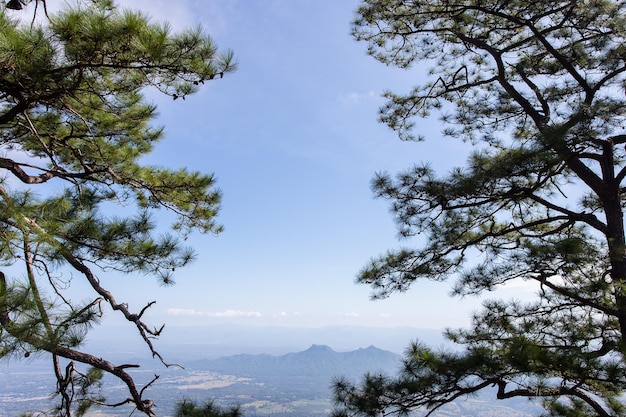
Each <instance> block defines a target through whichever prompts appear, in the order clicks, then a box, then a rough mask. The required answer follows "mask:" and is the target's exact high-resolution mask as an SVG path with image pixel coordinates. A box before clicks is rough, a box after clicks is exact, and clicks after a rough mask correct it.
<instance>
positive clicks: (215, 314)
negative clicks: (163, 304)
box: [167, 308, 263, 318]
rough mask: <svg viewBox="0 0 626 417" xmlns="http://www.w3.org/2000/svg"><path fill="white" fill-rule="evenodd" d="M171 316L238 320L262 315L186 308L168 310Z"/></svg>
mask: <svg viewBox="0 0 626 417" xmlns="http://www.w3.org/2000/svg"><path fill="white" fill-rule="evenodd" d="M167 312H168V314H170V315H172V316H202V317H212V318H238V317H262V316H263V314H261V313H259V312H258V311H241V310H225V311H197V310H193V309H188V308H170V309H169V310H167Z"/></svg>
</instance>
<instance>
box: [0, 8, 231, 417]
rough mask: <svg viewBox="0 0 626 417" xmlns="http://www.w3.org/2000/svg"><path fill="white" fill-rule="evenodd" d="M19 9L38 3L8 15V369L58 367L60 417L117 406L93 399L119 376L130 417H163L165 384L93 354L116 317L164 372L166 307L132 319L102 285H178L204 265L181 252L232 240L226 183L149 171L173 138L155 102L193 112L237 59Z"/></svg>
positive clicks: (0, 274)
mask: <svg viewBox="0 0 626 417" xmlns="http://www.w3.org/2000/svg"><path fill="white" fill-rule="evenodd" d="M18 3H19V4H20V5H25V4H26V3H27V2H25V1H20V2H9V4H8V5H6V7H7V9H6V10H5V7H4V6H2V11H0V141H1V145H0V146H1V148H0V149H1V150H2V155H1V156H0V170H2V181H1V182H0V206H1V207H0V239H1V245H0V264H1V265H2V270H0V359H8V358H16V357H17V358H20V357H28V356H30V355H31V354H34V353H37V354H46V355H49V356H50V357H51V358H52V361H53V363H54V369H55V374H56V379H57V394H58V395H59V398H60V401H59V404H60V406H59V409H58V410H57V413H58V415H61V416H70V415H73V413H77V414H78V415H79V414H81V413H83V412H84V411H86V409H87V408H88V406H89V405H91V404H94V403H104V402H105V400H104V399H103V398H101V397H100V396H99V395H96V394H94V391H93V390H92V389H91V388H94V387H96V385H97V384H99V381H100V379H101V377H102V375H103V374H110V375H113V376H115V377H117V378H118V379H119V380H120V382H122V383H123V384H125V385H126V387H127V388H128V393H129V397H128V399H125V400H122V401H119V402H117V405H120V404H123V403H129V404H131V405H133V406H134V407H136V409H137V410H139V411H141V412H143V413H145V414H147V415H149V416H152V415H154V412H153V401H152V400H150V399H148V398H145V397H144V393H145V389H146V388H147V387H148V386H149V385H150V384H151V383H152V382H150V383H148V384H147V386H144V387H142V388H140V387H138V386H137V385H136V383H135V381H134V380H133V378H132V377H131V375H130V374H129V373H128V372H127V369H128V368H130V367H135V366H137V365H130V364H114V363H112V362H110V361H108V360H106V359H103V358H101V357H99V356H95V355H93V354H91V353H89V352H87V351H84V350H81V347H80V346H81V342H82V341H83V339H84V337H85V335H86V334H87V332H88V331H89V329H90V328H91V327H92V326H94V325H95V324H97V323H98V322H99V321H100V319H101V316H102V312H103V307H104V305H108V306H109V307H110V308H112V309H113V310H114V311H115V312H116V314H117V313H119V314H121V315H123V317H125V319H126V320H128V322H129V324H130V325H132V326H134V327H135V328H136V329H137V331H138V333H139V335H140V337H141V338H142V339H143V341H145V343H146V344H147V346H148V348H149V349H150V351H151V353H152V355H153V356H155V357H158V358H159V359H161V360H162V361H163V358H161V356H160V355H159V353H158V352H157V350H155V348H154V346H153V343H152V341H153V339H154V338H155V337H156V336H158V335H159V334H160V332H161V330H162V328H156V327H152V326H149V325H148V324H146V323H145V322H144V321H143V314H144V313H145V311H146V310H147V309H148V308H149V307H150V306H151V305H152V303H150V304H148V305H146V306H145V307H144V308H143V309H142V310H141V311H138V312H135V311H131V310H130V309H129V307H128V305H127V304H125V303H124V302H123V301H119V300H118V299H117V298H116V297H115V296H114V294H112V293H111V292H109V291H108V290H107V289H106V286H105V285H103V283H102V282H103V281H102V280H101V278H102V277H103V276H105V275H106V271H117V272H118V273H128V274H130V273H145V274H148V275H151V276H154V277H156V278H157V279H158V280H159V281H160V282H161V283H162V284H169V283H171V282H172V272H173V271H174V270H176V269H178V268H180V267H183V266H185V265H186V264H188V263H189V262H190V261H191V260H192V259H193V251H192V250H191V249H189V248H186V247H184V246H183V245H182V244H181V240H182V239H181V238H184V237H185V236H186V235H187V234H188V233H190V232H191V231H194V230H196V231H200V232H202V233H219V231H220V230H221V227H220V226H219V225H218V224H216V223H215V216H216V214H217V211H218V209H219V203H220V193H219V191H218V190H216V189H215V187H214V185H215V180H214V177H213V176H212V175H207V174H203V173H199V172H190V171H188V170H187V169H184V168H183V169H178V170H171V169H165V168H161V167H158V166H152V165H146V164H145V163H143V162H142V157H144V156H145V155H146V154H148V153H149V152H151V150H152V149H153V147H154V146H155V145H156V144H157V143H158V141H159V140H160V139H161V138H162V137H163V130H162V129H161V128H159V127H155V126H153V124H152V123H151V122H152V121H153V119H154V117H155V114H156V113H155V112H156V108H155V106H154V105H152V104H150V103H149V102H148V101H147V100H145V99H144V97H143V94H144V92H145V91H146V90H147V89H152V90H156V91H160V92H162V93H163V94H166V95H169V96H171V97H172V98H173V99H177V98H184V97H185V96H186V95H188V94H193V93H194V92H195V91H196V90H197V89H198V88H199V87H200V86H201V85H202V84H203V83H205V82H207V81H209V80H212V79H214V78H216V77H217V78H218V79H219V78H221V77H223V76H224V75H225V74H226V73H229V72H231V71H232V70H234V68H235V64H234V61H233V55H232V53H231V52H226V53H220V52H219V51H218V50H217V48H216V46H215V44H214V43H213V42H212V40H211V38H210V37H208V36H207V35H206V34H205V33H203V31H202V30H201V29H200V28H196V29H190V30H186V31H184V32H181V33H172V31H171V29H170V27H169V26H168V25H167V24H155V23H152V22H150V20H149V19H148V18H147V17H146V16H145V15H143V14H142V13H139V12H134V11H127V10H124V11H121V10H118V9H117V8H116V7H115V6H114V5H113V3H112V2H110V1H106V0H95V1H84V2H82V3H78V4H77V5H76V6H75V7H68V8H66V9H65V10H64V11H62V12H60V13H58V14H56V15H50V16H48V14H47V10H46V11H45V13H46V18H45V19H38V21H39V20H42V21H43V23H41V24H35V23H34V21H33V22H30V19H23V16H21V17H22V19H21V20H20V19H19V17H20V16H19V15H18V14H17V13H24V12H18V11H17V9H19V8H18V7H15V6H16V5H17V4H18ZM36 3H40V2H39V1H36ZM41 3H43V5H44V6H45V3H44V2H41ZM10 5H11V6H13V7H9V6H10ZM38 17H41V14H40V15H39V16H38ZM119 206H123V207H125V209H124V210H116V211H117V212H118V214H117V215H111V214H110V213H111V212H112V210H111V208H113V207H119ZM159 210H166V211H169V212H170V213H173V215H174V216H175V219H176V220H175V222H174V223H173V224H172V225H171V231H170V232H169V233H164V232H163V227H158V225H157V224H156V222H155V220H154V213H155V212H157V211H159ZM126 212H127V213H130V214H129V215H123V213H126ZM22 271H25V272H22ZM77 280H84V281H85V282H86V283H88V285H89V288H90V289H91V291H92V293H91V294H84V298H85V299H87V300H88V301H86V302H82V303H81V302H78V301H76V300H74V299H72V298H71V297H68V296H67V295H66V294H67V290H68V288H69V287H70V286H71V285H72V283H73V282H76V281H77ZM122 295H123V294H122ZM163 363H164V364H166V362H165V361H163ZM85 366H86V367H87V368H88V369H84V367H85ZM114 403H115V401H114ZM108 404H109V405H111V403H108Z"/></svg>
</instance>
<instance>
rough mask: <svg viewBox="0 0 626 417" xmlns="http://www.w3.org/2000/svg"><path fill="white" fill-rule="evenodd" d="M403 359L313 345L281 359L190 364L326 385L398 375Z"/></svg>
mask: <svg viewBox="0 0 626 417" xmlns="http://www.w3.org/2000/svg"><path fill="white" fill-rule="evenodd" d="M401 360H402V357H401V356H400V355H397V354H395V353H392V352H389V351H386V350H382V349H378V348H376V347H374V346H370V347H368V348H365V349H358V350H354V351H351V352H336V351H334V350H333V349H331V348H330V347H328V346H325V345H312V346H311V347H309V348H308V349H307V350H305V351H302V352H296V353H287V354H285V355H280V356H272V355H267V354H260V355H250V354H239V355H232V356H226V357H222V358H217V359H204V360H198V361H195V362H193V363H190V364H189V366H190V368H193V369H197V370H205V371H212V372H218V373H221V374H230V375H236V376H240V377H248V378H260V379H266V378H269V379H272V380H273V379H275V378H300V377H306V378H313V379H324V380H325V381H326V384H328V382H329V381H330V380H331V379H332V378H333V377H336V376H345V377H348V378H358V377H361V376H362V375H363V374H364V373H366V372H384V373H387V374H393V373H395V372H396V371H397V370H398V368H399V366H400V363H401Z"/></svg>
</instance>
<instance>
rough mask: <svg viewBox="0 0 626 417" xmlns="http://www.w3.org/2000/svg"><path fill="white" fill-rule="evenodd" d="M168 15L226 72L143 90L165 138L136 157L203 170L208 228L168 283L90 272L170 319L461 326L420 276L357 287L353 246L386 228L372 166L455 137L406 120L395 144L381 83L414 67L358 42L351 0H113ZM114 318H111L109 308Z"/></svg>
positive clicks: (412, 76) (462, 314) (390, 229)
mask: <svg viewBox="0 0 626 417" xmlns="http://www.w3.org/2000/svg"><path fill="white" fill-rule="evenodd" d="M119 4H122V5H131V6H132V7H138V8H141V9H143V10H145V11H146V12H147V13H148V14H150V15H151V16H152V17H153V19H154V20H164V19H167V20H169V21H170V23H171V24H172V26H173V27H174V28H175V29H180V28H182V27H185V26H189V25H196V24H200V25H202V26H203V28H204V29H205V30H206V31H207V32H208V33H209V34H211V36H212V37H213V38H214V39H215V41H216V42H217V44H218V45H219V46H220V48H223V49H225V48H230V49H233V50H234V52H235V55H236V57H237V61H238V63H239V68H238V70H237V71H236V72H235V73H233V74H230V75H228V76H227V77H225V78H224V79H221V80H215V81H213V82H210V83H207V84H205V86H204V87H203V88H202V89H201V91H200V92H199V93H197V94H195V95H193V96H190V97H188V98H187V99H186V100H185V101H182V100H177V101H175V102H174V101H172V100H171V99H168V98H165V97H155V98H154V100H155V101H156V102H157V103H158V105H159V113H160V116H159V119H158V120H157V123H158V124H161V125H163V126H165V133H166V137H165V139H164V141H163V142H162V143H161V144H160V145H159V146H158V147H157V149H156V151H155V152H154V154H152V155H151V156H150V157H149V158H148V159H149V162H150V163H154V164H158V165H165V166H169V167H180V166H186V167H188V168H189V169H191V170H199V171H204V172H212V173H214V174H215V175H216V176H217V178H218V186H219V188H220V189H221V190H222V192H223V205H222V211H221V214H220V216H219V222H220V223H221V224H223V225H224V228H225V230H224V232H223V233H222V234H220V235H219V236H217V237H215V236H206V235H197V234H196V235H193V236H192V237H191V238H190V239H189V240H188V241H187V242H188V243H189V244H190V245H192V246H193V247H195V249H196V251H197V255H198V258H197V260H196V262H195V263H194V264H192V265H191V266H190V267H188V268H185V269H184V270H180V271H177V273H176V275H175V277H174V278H175V280H176V285H174V286H172V287H160V286H159V285H158V284H157V283H156V281H155V280H152V279H151V278H150V277H143V276H141V277H120V276H114V275H102V280H103V284H104V285H105V286H108V288H109V289H110V290H112V291H113V292H114V293H116V295H117V298H118V300H122V299H124V300H128V301H129V303H130V305H131V307H133V308H134V309H136V310H139V309H140V308H141V307H143V305H144V304H145V303H146V302H148V301H151V300H157V304H156V305H155V307H153V308H152V310H151V311H150V315H149V316H148V317H147V321H150V322H154V323H156V324H158V323H161V322H166V323H167V324H168V325H170V326H178V325H188V324H216V323H237V324H248V325H273V326H304V327H318V326H328V325H361V326H385V327H392V326H413V327H420V328H441V327H445V326H452V327H457V326H463V325H466V324H467V323H468V317H469V313H470V312H471V311H472V310H474V309H476V308H478V306H479V301H478V300H476V299H465V300H460V299H457V298H455V299H450V298H449V297H448V292H449V289H450V285H449V284H446V283H443V284H431V283H423V284H420V285H419V286H414V287H413V290H412V291H410V292H409V293H407V294H399V295H396V296H394V297H392V298H390V299H388V300H383V301H370V300H369V294H370V289H369V288H368V287H366V286H362V285H356V284H355V282H354V280H355V276H356V274H357V272H358V270H359V269H360V268H361V267H362V266H364V265H365V264H366V262H367V261H368V259H370V258H371V257H373V256H376V255H378V254H380V253H382V252H384V251H386V250H387V249H390V248H396V247H399V246H400V245H408V244H411V243H412V242H399V241H398V239H397V235H396V230H395V226H394V224H393V220H392V218H391V216H390V215H389V213H388V208H387V202H385V201H379V200H374V199H373V197H372V194H371V191H370V188H369V183H370V180H371V178H372V177H373V175H374V173H375V172H377V171H385V170H386V171H390V172H397V171H399V170H402V169H403V168H406V167H408V166H410V165H411V164H413V163H417V162H421V161H431V162H432V164H433V166H435V167H438V168H441V169H447V168H449V167H450V166H452V165H458V164H461V163H463V160H464V157H465V156H464V155H465V154H466V152H467V148H466V147H465V145H462V144H459V143H456V142H453V141H451V140H449V139H443V138H441V135H440V133H439V131H440V126H438V124H437V121H436V119H433V120H429V121H421V122H419V123H418V124H417V126H418V129H419V130H420V132H421V133H423V134H424V135H425V136H426V137H427V142H425V143H403V142H401V141H399V140H398V139H397V137H396V136H395V134H394V133H393V132H392V131H390V130H389V129H387V128H386V127H385V126H383V125H381V124H380V123H378V121H377V110H378V108H379V107H380V106H381V105H382V104H383V102H384V101H383V99H382V98H381V97H380V95H381V92H382V91H383V90H385V89H391V90H394V91H399V92H401V91H407V90H408V89H410V88H411V86H412V85H413V83H414V82H415V81H417V80H419V79H420V77H422V76H423V74H424V69H423V68H414V69H411V70H408V71H401V70H398V69H394V68H388V67H385V66H383V65H382V64H380V63H378V62H376V61H375V60H374V59H373V58H371V57H368V56H367V55H366V45H364V44H361V43H357V42H356V41H354V40H353V39H352V38H351V36H350V34H349V31H350V21H351V19H352V17H353V13H354V10H355V9H356V7H357V5H358V1H356V0H341V1H336V0H263V1H261V0H222V1H208V0H203V1H199V0H195V1H192V0H184V1H178V2H175V4H174V2H172V1H170V0H141V1H133V2H129V1H121V2H119ZM115 320H116V319H113V321H115Z"/></svg>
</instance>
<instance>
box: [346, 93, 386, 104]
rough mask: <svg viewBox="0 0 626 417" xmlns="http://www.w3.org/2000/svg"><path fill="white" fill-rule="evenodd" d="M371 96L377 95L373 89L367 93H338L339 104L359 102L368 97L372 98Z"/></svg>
mask: <svg viewBox="0 0 626 417" xmlns="http://www.w3.org/2000/svg"><path fill="white" fill-rule="evenodd" d="M373 97H378V94H376V93H375V92H373V91H370V92H369V93H356V92H352V93H347V94H342V95H340V96H339V102H340V103H341V104H359V103H361V102H363V101H364V100H366V99H368V98H373Z"/></svg>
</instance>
